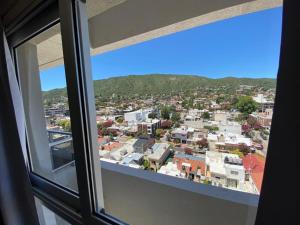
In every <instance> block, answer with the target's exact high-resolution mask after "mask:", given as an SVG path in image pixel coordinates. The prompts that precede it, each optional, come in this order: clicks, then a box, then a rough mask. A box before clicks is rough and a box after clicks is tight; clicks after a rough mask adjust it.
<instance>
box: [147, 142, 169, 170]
mask: <svg viewBox="0 0 300 225" xmlns="http://www.w3.org/2000/svg"><path fill="white" fill-rule="evenodd" d="M169 147H170V145H169V144H167V143H155V144H154V145H153V146H152V147H150V148H149V153H150V154H149V155H148V156H147V158H148V160H149V162H150V169H151V170H154V171H157V170H158V169H159V168H160V167H161V166H162V165H163V163H164V162H165V161H166V159H167V157H168V156H169V155H170V149H169Z"/></svg>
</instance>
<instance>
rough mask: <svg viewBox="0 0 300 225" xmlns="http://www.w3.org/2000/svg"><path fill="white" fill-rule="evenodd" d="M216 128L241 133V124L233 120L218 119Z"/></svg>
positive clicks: (221, 130)
mask: <svg viewBox="0 0 300 225" xmlns="http://www.w3.org/2000/svg"><path fill="white" fill-rule="evenodd" d="M218 128H219V131H220V132H224V133H225V132H228V133H232V134H239V135H241V134H242V126H241V124H239V123H238V122H234V121H226V122H224V121H220V122H219V124H218Z"/></svg>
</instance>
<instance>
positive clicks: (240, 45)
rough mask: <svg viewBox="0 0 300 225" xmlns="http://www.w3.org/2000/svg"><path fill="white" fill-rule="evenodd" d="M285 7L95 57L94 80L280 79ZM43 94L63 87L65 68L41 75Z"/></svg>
mask: <svg viewBox="0 0 300 225" xmlns="http://www.w3.org/2000/svg"><path fill="white" fill-rule="evenodd" d="M281 16H282V8H281V7H279V8H274V9H269V10H264V11H260V12H256V13H251V14H247V15H243V16H239V17H234V18H231V19H227V20H223V21H219V22H215V23H211V24H208V25H204V26H200V27H196V28H192V29H189V30H186V31H181V32H178V33H175V34H171V35H167V36H164V37H160V38H156V39H153V40H150V41H147V42H144V43H140V44H136V45H132V46H129V47H125V48H122V49H118V50H114V51H110V52H107V53H104V54H101V55H96V56H93V57H92V73H93V79H97V80H98V79H105V78H109V77H115V76H124V75H129V74H150V73H163V74H190V75H201V76H207V77H210V78H220V77H226V76H234V77H252V78H258V77H267V78H276V74H277V69H278V61H279V50H280V38H281ZM41 83H42V89H43V90H49V89H53V88H61V87H64V86H65V85H66V84H65V75H64V68H63V66H58V67H56V68H51V69H47V70H43V71H42V72H41Z"/></svg>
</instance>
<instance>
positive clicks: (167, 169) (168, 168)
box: [157, 162, 185, 178]
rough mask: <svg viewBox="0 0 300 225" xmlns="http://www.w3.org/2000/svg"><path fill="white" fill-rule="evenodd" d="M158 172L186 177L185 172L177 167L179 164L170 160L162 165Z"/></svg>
mask: <svg viewBox="0 0 300 225" xmlns="http://www.w3.org/2000/svg"><path fill="white" fill-rule="evenodd" d="M157 173H160V174H165V175H168V176H173V177H180V178H185V174H184V173H182V172H181V171H180V170H179V169H178V168H177V165H176V164H175V163H173V162H168V163H167V165H164V166H162V167H160V169H159V170H158V171H157Z"/></svg>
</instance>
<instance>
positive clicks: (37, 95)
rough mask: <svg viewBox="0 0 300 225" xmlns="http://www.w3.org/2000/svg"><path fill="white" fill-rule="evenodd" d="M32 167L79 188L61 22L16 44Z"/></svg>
mask: <svg viewBox="0 0 300 225" xmlns="http://www.w3.org/2000/svg"><path fill="white" fill-rule="evenodd" d="M16 56H17V64H18V71H19V81H20V86H21V90H22V96H23V103H24V109H25V118H26V127H27V138H28V140H27V141H28V150H29V155H30V159H31V160H30V161H31V168H32V171H33V172H34V173H36V174H38V175H40V176H42V177H45V178H47V179H49V180H51V181H53V182H55V183H57V184H59V185H62V186H63V187H66V188H68V189H71V190H73V191H76V192H77V190H78V186H77V179H76V169H75V160H74V149H73V137H72V128H71V119H70V112H69V101H68V94H67V91H66V77H65V70H64V56H63V51H62V40H61V32H60V24H59V23H58V24H56V25H54V26H52V27H50V28H49V29H47V30H45V31H44V32H42V33H40V34H39V35H37V36H35V37H33V38H31V39H30V40H28V41H26V42H25V43H23V44H21V45H20V46H19V47H17V48H16Z"/></svg>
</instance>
